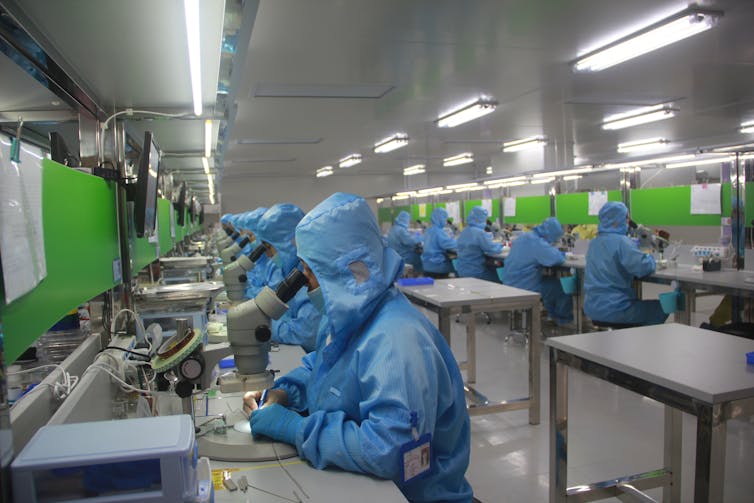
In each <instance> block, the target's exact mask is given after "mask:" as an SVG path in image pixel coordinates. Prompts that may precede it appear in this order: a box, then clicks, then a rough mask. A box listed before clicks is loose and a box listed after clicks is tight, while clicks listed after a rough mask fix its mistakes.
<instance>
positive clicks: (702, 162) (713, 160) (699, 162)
mask: <svg viewBox="0 0 754 503" xmlns="http://www.w3.org/2000/svg"><path fill="white" fill-rule="evenodd" d="M733 159H735V157H734V158H733ZM731 160H732V158H731V156H728V155H725V156H718V157H707V158H697V159H692V160H690V161H682V162H673V163H670V164H666V165H665V168H667V169H675V168H688V167H691V166H706V165H707V164H721V163H723V162H731Z"/></svg>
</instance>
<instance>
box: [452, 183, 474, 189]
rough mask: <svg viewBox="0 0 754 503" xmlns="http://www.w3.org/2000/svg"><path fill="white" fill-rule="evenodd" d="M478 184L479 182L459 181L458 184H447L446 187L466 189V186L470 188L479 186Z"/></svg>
mask: <svg viewBox="0 0 754 503" xmlns="http://www.w3.org/2000/svg"><path fill="white" fill-rule="evenodd" d="M478 186H479V184H478V183H476V182H471V183H459V184H456V185H447V186H446V187H445V188H446V189H465V188H468V187H478Z"/></svg>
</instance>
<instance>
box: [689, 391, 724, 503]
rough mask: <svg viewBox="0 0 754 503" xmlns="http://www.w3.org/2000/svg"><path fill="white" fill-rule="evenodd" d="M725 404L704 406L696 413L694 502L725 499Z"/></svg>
mask: <svg viewBox="0 0 754 503" xmlns="http://www.w3.org/2000/svg"><path fill="white" fill-rule="evenodd" d="M722 411H723V406H722V405H721V404H717V405H713V406H707V405H702V406H700V409H699V412H698V413H697V416H696V481H695V483H694V502H695V503H712V502H718V501H723V482H724V474H725V433H726V429H727V428H726V423H725V418H724V417H723V415H722Z"/></svg>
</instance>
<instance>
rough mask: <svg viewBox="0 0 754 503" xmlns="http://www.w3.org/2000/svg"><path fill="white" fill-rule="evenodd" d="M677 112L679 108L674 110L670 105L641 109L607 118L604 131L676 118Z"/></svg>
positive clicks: (604, 122)
mask: <svg viewBox="0 0 754 503" xmlns="http://www.w3.org/2000/svg"><path fill="white" fill-rule="evenodd" d="M677 111H678V109H677V108H673V107H671V106H670V105H669V104H660V105H653V106H649V107H639V108H635V109H633V110H630V111H628V112H624V113H620V114H615V115H609V116H607V117H605V119H604V120H603V121H602V129H608V130H614V129H623V128H627V127H631V126H638V125H639V124H646V123H648V122H656V121H661V120H664V119H670V118H671V117H675V113H676V112H677Z"/></svg>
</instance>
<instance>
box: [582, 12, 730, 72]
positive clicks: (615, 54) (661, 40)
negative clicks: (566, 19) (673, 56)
mask: <svg viewBox="0 0 754 503" xmlns="http://www.w3.org/2000/svg"><path fill="white" fill-rule="evenodd" d="M722 14H723V13H722V12H720V11H712V10H706V9H700V8H698V7H691V8H688V9H686V10H683V11H681V12H678V13H676V14H674V15H672V16H670V17H667V18H665V19H663V20H662V21H659V22H657V23H654V24H651V25H649V26H647V27H645V28H643V29H641V30H639V31H637V32H635V33H633V34H631V35H628V36H626V37H623V38H620V39H618V40H616V41H614V42H612V43H610V44H608V45H606V46H604V47H601V48H599V49H597V50H594V51H591V52H589V53H587V54H584V55H582V56H579V58H578V59H577V60H576V62H575V63H574V64H573V66H574V69H575V70H576V71H579V72H598V71H600V70H604V69H605V68H610V67H611V66H614V65H617V64H619V63H623V62H624V61H628V60H629V59H633V58H636V57H638V56H641V55H642V54H646V53H648V52H652V51H654V50H655V49H659V48H660V47H665V46H666V45H670V44H672V43H674V42H678V41H679V40H683V39H685V38H688V37H690V36H692V35H696V34H697V33H701V32H703V31H706V30H708V29H710V28H712V27H713V26H715V23H716V22H717V19H718V18H719V17H720V16H722Z"/></svg>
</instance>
